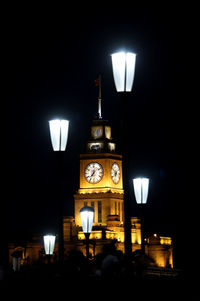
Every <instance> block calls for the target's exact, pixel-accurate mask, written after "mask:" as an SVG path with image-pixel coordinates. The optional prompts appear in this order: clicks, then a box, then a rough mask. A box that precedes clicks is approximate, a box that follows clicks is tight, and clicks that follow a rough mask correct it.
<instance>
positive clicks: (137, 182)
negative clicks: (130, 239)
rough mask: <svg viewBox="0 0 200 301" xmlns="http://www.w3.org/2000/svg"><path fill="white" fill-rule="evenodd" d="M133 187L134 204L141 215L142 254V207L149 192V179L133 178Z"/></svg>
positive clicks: (142, 236) (142, 237) (142, 239)
mask: <svg viewBox="0 0 200 301" xmlns="http://www.w3.org/2000/svg"><path fill="white" fill-rule="evenodd" d="M133 187H134V193H135V199H136V202H137V204H138V206H139V208H140V214H141V246H142V251H143V252H144V251H145V249H144V233H143V232H144V229H143V228H144V205H145V204H146V203H147V198H148V191H149V179H148V178H135V179H133Z"/></svg>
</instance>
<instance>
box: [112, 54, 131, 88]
mask: <svg viewBox="0 0 200 301" xmlns="http://www.w3.org/2000/svg"><path fill="white" fill-rule="evenodd" d="M111 58H112V67H113V76H114V81H115V86H116V89H117V92H124V91H126V92H131V90H132V85H133V79H134V74H135V63H136V54H135V53H132V52H127V53H125V52H117V53H114V54H112V55H111Z"/></svg>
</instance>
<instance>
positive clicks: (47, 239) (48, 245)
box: [43, 235, 56, 255]
mask: <svg viewBox="0 0 200 301" xmlns="http://www.w3.org/2000/svg"><path fill="white" fill-rule="evenodd" d="M43 238H44V250H45V254H46V255H52V254H53V251H54V246H55V240H56V237H55V235H45V236H44V237H43Z"/></svg>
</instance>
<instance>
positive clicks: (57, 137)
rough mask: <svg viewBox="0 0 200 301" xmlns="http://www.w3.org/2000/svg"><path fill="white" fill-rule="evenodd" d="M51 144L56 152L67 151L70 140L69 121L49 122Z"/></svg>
mask: <svg viewBox="0 0 200 301" xmlns="http://www.w3.org/2000/svg"><path fill="white" fill-rule="evenodd" d="M49 128H50V135H51V143H52V147H53V150H54V151H65V148H66V145H67V138H68V129H69V121H68V120H60V119H54V120H50V121H49Z"/></svg>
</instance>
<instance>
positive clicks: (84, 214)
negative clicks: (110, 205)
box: [80, 206, 94, 233]
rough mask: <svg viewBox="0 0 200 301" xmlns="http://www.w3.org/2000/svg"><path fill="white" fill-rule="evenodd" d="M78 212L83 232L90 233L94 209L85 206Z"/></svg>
mask: <svg viewBox="0 0 200 301" xmlns="http://www.w3.org/2000/svg"><path fill="white" fill-rule="evenodd" d="M80 214H81V223H82V228H83V232H84V233H91V231H92V224H93V221H94V209H93V208H92V207H89V206H85V207H83V208H82V209H81V210H80Z"/></svg>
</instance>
